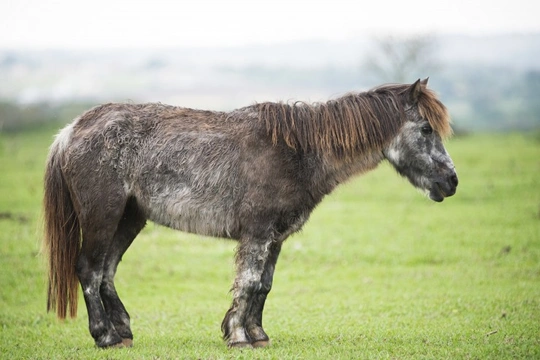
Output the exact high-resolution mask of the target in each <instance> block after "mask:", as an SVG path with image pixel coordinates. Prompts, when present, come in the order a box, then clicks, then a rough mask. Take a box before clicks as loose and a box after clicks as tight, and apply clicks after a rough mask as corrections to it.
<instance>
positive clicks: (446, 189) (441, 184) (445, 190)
mask: <svg viewBox="0 0 540 360" xmlns="http://www.w3.org/2000/svg"><path fill="white" fill-rule="evenodd" d="M458 183H459V180H458V177H457V174H456V172H455V171H452V173H451V174H449V175H448V176H446V177H442V178H440V179H437V180H436V181H435V182H434V183H433V186H432V187H431V189H430V191H429V198H430V199H431V200H433V201H437V202H441V201H443V200H444V198H446V197H450V196H452V195H454V194H455V193H456V190H457V186H458Z"/></svg>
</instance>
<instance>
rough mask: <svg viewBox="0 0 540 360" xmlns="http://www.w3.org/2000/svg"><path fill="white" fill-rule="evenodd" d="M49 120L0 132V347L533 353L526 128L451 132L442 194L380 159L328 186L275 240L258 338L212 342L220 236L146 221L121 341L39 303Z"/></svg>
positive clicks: (6, 352) (221, 304) (534, 295)
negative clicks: (247, 346) (300, 221)
mask: <svg viewBox="0 0 540 360" xmlns="http://www.w3.org/2000/svg"><path fill="white" fill-rule="evenodd" d="M53 133H54V132H53V131H48V130H47V131H34V132H27V133H21V134H11V135H0V262H1V263H0V357H1V358H6V359H15V358H29V359H30V358H32V359H85V358H88V359H172V358H178V359H233V358H234V359H236V358H246V359H247V358H249V359H251V358H255V359H267V358H271V359H312V358H313V359H330V358H331V359H353V358H360V359H378V358H381V359H461V358H464V359H469V358H471V359H519V358H523V359H533V358H540V141H539V140H538V138H535V137H534V136H531V135H519V134H512V135H474V136H468V137H463V138H456V139H452V140H450V141H449V143H448V146H447V147H448V149H449V151H450V153H451V154H452V155H453V159H454V162H455V163H456V167H457V169H458V173H459V177H460V185H459V188H458V192H457V194H456V196H455V197H453V198H450V199H447V200H445V201H444V203H442V204H436V203H433V202H431V201H429V200H428V199H426V198H425V197H423V196H422V195H420V194H419V193H418V192H417V191H415V190H413V188H412V187H411V186H410V185H409V184H408V183H407V182H406V181H405V180H403V179H400V178H399V177H398V176H397V175H396V174H395V173H394V172H393V170H391V169H390V168H389V166H388V165H387V164H383V165H381V166H380V167H379V168H378V169H377V170H375V171H374V172H371V173H369V174H367V175H364V176H362V177H359V178H356V179H354V180H353V181H351V182H349V183H347V184H345V185H344V186H342V187H340V188H339V189H338V190H337V191H336V192H335V193H333V194H332V195H331V196H329V197H328V198H327V199H325V200H324V201H323V203H322V204H321V205H320V206H319V207H318V208H317V209H316V211H315V212H314V213H313V215H312V217H311V219H310V221H309V222H308V223H307V225H306V226H305V227H304V230H303V231H302V232H301V233H299V234H296V235H294V236H293V237H291V238H290V239H289V240H288V241H287V242H286V243H285V245H284V249H283V251H282V256H281V258H280V260H279V262H278V267H277V271H276V276H275V282H274V289H273V290H272V293H271V294H270V296H269V300H268V302H267V306H266V309H265V314H264V318H265V329H266V330H267V332H268V333H269V335H270V336H271V338H272V345H271V346H270V347H268V348H265V349H257V350H243V351H241V350H236V349H227V347H226V346H225V344H224V343H223V341H222V340H221V338H220V336H221V332H220V323H221V320H222V317H223V316H224V314H225V311H226V310H227V309H228V306H229V302H230V300H231V299H230V294H229V293H228V290H229V288H230V286H231V284H232V280H233V276H234V271H233V270H234V268H233V260H232V259H233V254H234V248H235V243H233V242H229V241H225V240H216V239H208V238H202V237H200V236H193V235H187V234H183V233H180V232H175V231H172V230H169V229H166V228H163V227H159V226H155V225H153V224H150V225H149V226H148V227H147V228H146V229H145V230H144V231H143V233H142V234H141V235H140V236H139V237H138V238H137V240H136V241H135V243H134V244H133V246H132V247H131V248H130V250H129V251H128V252H127V253H126V255H125V257H124V261H123V262H122V263H121V265H120V268H119V271H118V275H117V281H116V283H117V287H118V291H119V293H120V295H121V296H122V299H123V300H124V303H125V305H126V307H127V308H128V310H129V311H130V314H131V316H132V328H133V332H134V335H135V346H134V347H133V348H131V349H111V350H100V349H96V348H95V347H94V344H93V340H92V339H91V337H90V335H89V333H88V330H87V318H86V309H85V307H84V305H82V297H81V306H80V308H79V317H78V318H77V319H76V320H68V321H65V322H64V323H62V322H59V321H58V320H56V318H55V317H54V315H53V314H47V313H46V312H45V287H46V278H45V266H44V262H43V259H42V258H41V256H39V248H40V244H39V239H40V236H41V235H40V216H41V215H40V202H41V196H42V190H41V186H42V185H41V180H42V173H43V164H44V162H45V157H46V154H47V149H48V146H49V144H50V142H51V140H52V134H53Z"/></svg>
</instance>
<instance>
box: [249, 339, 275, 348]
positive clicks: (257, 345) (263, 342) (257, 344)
mask: <svg viewBox="0 0 540 360" xmlns="http://www.w3.org/2000/svg"><path fill="white" fill-rule="evenodd" d="M268 345H270V340H257V341H254V342H252V343H251V346H253V347H254V348H261V347H267V346H268Z"/></svg>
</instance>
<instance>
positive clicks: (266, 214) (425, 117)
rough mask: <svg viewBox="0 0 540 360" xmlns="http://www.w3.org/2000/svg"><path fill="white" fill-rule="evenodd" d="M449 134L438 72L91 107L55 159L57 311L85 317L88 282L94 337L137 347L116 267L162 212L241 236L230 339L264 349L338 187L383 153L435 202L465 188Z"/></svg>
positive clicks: (202, 228)
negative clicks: (286, 265) (273, 308)
mask: <svg viewBox="0 0 540 360" xmlns="http://www.w3.org/2000/svg"><path fill="white" fill-rule="evenodd" d="M451 132H452V130H451V127H450V118H449V115H448V111H447V109H446V107H445V106H444V105H443V104H442V103H441V101H440V100H439V99H438V98H437V96H436V94H435V93H434V92H433V91H432V90H431V89H428V88H427V79H425V80H420V79H418V81H416V82H414V83H413V84H386V85H381V86H379V87H376V88H373V89H371V90H369V91H366V92H357V93H348V94H345V95H344V96H342V97H339V98H336V99H333V100H329V101H327V102H321V103H314V104H309V103H305V102H295V103H282V102H277V103H274V102H265V103H255V104H253V105H251V106H247V107H243V108H239V109H236V110H232V111H230V112H219V111H206V110H195V109H190V108H183V107H175V106H169V105H163V104H155V103H150V104H120V103H110V104H105V105H101V106H97V107H94V108H92V109H90V110H88V111H87V112H85V113H83V114H82V115H81V116H79V117H78V118H76V119H75V120H74V121H73V122H72V123H70V124H68V125H67V126H66V127H65V128H63V129H62V130H61V131H60V132H59V134H58V135H57V136H56V138H55V140H54V142H53V144H52V145H51V148H50V152H49V155H48V159H47V163H46V171H45V178H44V186H45V188H44V201H43V203H44V220H45V236H44V249H45V253H46V254H47V255H48V268H49V275H48V296H47V310H48V311H49V310H53V311H56V313H57V316H58V317H59V318H61V319H64V318H66V317H67V316H68V313H69V316H71V317H75V316H76V314H77V300H78V283H80V285H81V287H82V292H83V295H84V301H85V303H86V307H87V310H88V322H89V330H90V334H91V335H92V337H93V339H94V341H95V343H96V345H97V346H98V347H126V346H132V344H133V333H132V331H131V328H130V317H129V314H128V312H127V310H126V309H125V307H124V305H123V303H122V301H121V300H120V298H119V296H118V294H117V292H116V289H115V285H114V276H115V273H116V269H117V266H118V263H119V262H120V260H121V259H122V255H123V254H124V253H125V251H126V250H127V249H128V248H129V246H130V245H131V243H132V242H133V240H134V239H135V237H136V236H137V234H138V233H139V232H140V231H141V229H143V227H144V226H145V224H146V221H147V220H151V221H153V222H155V223H157V224H161V225H164V226H167V227H171V228H173V229H178V230H181V231H186V232H190V233H196V234H202V235H206V236H213V237H221V238H228V239H233V240H236V241H238V247H237V251H236V257H235V258H236V259H235V260H236V261H235V263H236V264H235V265H236V277H235V280H234V284H233V287H232V305H231V307H230V308H229V310H228V311H227V312H226V314H225V318H224V319H223V322H222V325H221V330H222V332H223V338H224V340H225V341H226V342H227V345H228V346H229V347H262V346H267V345H269V343H270V339H269V337H268V335H267V334H266V333H265V331H264V330H263V326H262V318H263V317H262V315H263V309H264V304H265V301H266V299H267V296H268V294H269V292H270V290H271V288H272V278H273V275H274V269H275V266H276V262H277V260H278V257H279V253H280V251H281V247H282V244H283V242H284V241H285V239H287V237H288V236H289V235H291V234H292V233H295V232H297V231H299V230H300V229H301V228H302V226H303V225H304V224H305V223H306V221H307V220H308V218H309V215H310V213H311V212H312V211H313V209H314V208H315V207H316V206H317V204H319V203H320V202H321V201H322V199H323V198H324V197H325V196H326V195H327V194H329V193H330V192H332V190H333V189H335V188H336V186H338V185H339V184H341V183H343V182H344V181H346V180H347V179H349V178H350V177H351V176H353V175H358V174H361V173H365V172H366V171H369V170H372V169H374V168H375V167H376V166H377V165H378V164H379V163H381V162H382V161H383V160H385V159H386V160H388V161H389V162H390V163H391V164H392V165H393V167H394V168H395V169H396V170H397V172H398V173H399V174H401V175H402V176H404V177H406V178H407V179H409V180H410V182H411V183H412V184H413V185H414V186H415V187H417V188H419V189H421V190H423V191H424V192H425V193H427V195H428V196H429V198H430V199H432V200H434V201H436V202H441V201H443V200H444V199H445V198H446V197H449V196H452V195H454V193H455V192H456V187H457V185H458V178H457V175H456V171H455V168H454V164H453V162H452V159H451V158H450V156H449V155H448V153H447V151H446V150H445V148H444V146H443V140H444V139H445V138H447V137H449V136H450V135H451Z"/></svg>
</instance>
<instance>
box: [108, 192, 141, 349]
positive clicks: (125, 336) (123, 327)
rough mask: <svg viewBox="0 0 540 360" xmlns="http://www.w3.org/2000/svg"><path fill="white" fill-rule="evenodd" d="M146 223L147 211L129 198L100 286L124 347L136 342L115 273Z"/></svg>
mask: <svg viewBox="0 0 540 360" xmlns="http://www.w3.org/2000/svg"><path fill="white" fill-rule="evenodd" d="M145 224H146V218H145V216H144V214H143V213H142V212H141V211H140V210H139V208H138V206H137V202H136V200H135V199H134V198H130V199H129V200H128V202H127V204H126V208H125V210H124V214H123V216H122V219H121V220H120V223H119V224H118V228H117V230H116V233H115V235H114V239H113V242H112V244H111V246H110V248H109V250H108V252H107V256H106V258H105V262H104V266H103V280H102V282H101V287H100V289H99V291H100V295H101V300H102V302H103V306H104V307H105V311H106V313H107V316H108V317H109V320H110V321H111V322H112V324H113V326H114V327H115V329H116V332H117V333H118V335H120V337H121V338H122V344H123V345H124V346H132V345H133V333H132V332H131V327H130V318H129V314H128V312H127V311H126V308H125V307H124V304H122V301H121V300H120V298H119V297H118V294H117V292H116V288H115V286H114V275H115V274H116V269H117V267H118V263H119V262H120V261H121V260H122V255H123V254H124V253H125V252H126V250H127V249H128V248H129V246H130V245H131V243H132V242H133V240H134V239H135V237H136V236H137V235H138V234H139V232H140V231H141V230H142V228H143V227H144V225H145Z"/></svg>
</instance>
